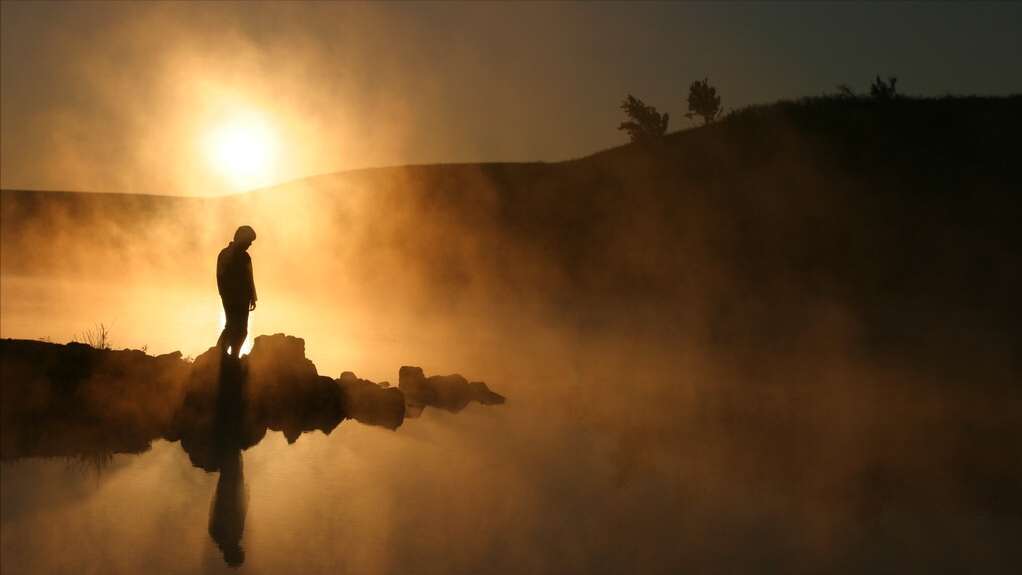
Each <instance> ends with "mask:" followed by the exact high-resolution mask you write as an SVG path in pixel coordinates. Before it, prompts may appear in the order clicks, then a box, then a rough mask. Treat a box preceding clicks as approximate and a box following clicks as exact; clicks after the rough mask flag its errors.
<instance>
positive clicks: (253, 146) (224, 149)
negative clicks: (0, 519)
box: [205, 111, 279, 191]
mask: <svg viewBox="0 0 1022 575" xmlns="http://www.w3.org/2000/svg"><path fill="white" fill-rule="evenodd" d="M278 148H279V146H278V143H277V135H276V133H275V131H274V129H273V127H272V126H271V124H270V123H269V122H268V121H267V120H266V119H265V118H264V117H263V116H262V115H260V114H258V113H256V112H251V111H247V112H239V113H236V114H235V115H233V116H229V117H227V118H224V119H222V120H221V123H220V124H218V125H217V126H215V127H214V128H212V129H211V130H210V131H209V133H208V135H207V137H206V141H205V155H206V158H207V160H208V161H209V163H210V165H211V167H212V168H213V169H214V170H215V171H216V172H217V173H218V174H219V175H220V176H221V177H223V178H224V179H225V180H226V181H227V183H228V184H230V185H231V186H232V187H233V188H234V189H236V190H239V191H240V190H247V189H251V188H255V187H260V186H266V185H269V184H271V183H273V179H274V175H275V170H276V155H277V152H278Z"/></svg>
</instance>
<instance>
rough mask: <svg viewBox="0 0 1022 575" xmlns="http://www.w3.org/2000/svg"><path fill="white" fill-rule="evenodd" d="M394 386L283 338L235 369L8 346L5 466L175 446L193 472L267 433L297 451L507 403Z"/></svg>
mask: <svg viewBox="0 0 1022 575" xmlns="http://www.w3.org/2000/svg"><path fill="white" fill-rule="evenodd" d="M398 377H399V380H398V385H397V387H391V386H390V385H389V384H388V383H386V382H383V383H374V382H372V381H369V380H365V379H360V378H358V377H356V376H355V374H353V373H351V372H345V373H343V374H341V376H340V377H339V378H337V379H332V378H330V377H327V376H322V375H319V373H318V372H317V371H316V366H315V365H314V364H313V363H312V361H310V360H309V359H308V358H306V357H305V341H304V340H302V339H301V338H297V337H292V336H287V335H284V334H277V335H272V336H267V335H264V336H259V337H257V338H256V339H255V343H254V345H253V347H252V352H251V353H250V354H249V355H247V356H245V357H243V358H242V359H241V361H239V362H233V361H231V360H229V359H227V360H223V361H222V360H221V356H220V353H219V350H217V349H216V348H211V349H210V350H208V351H206V352H205V353H203V354H202V355H200V356H199V357H197V358H195V360H194V362H189V361H186V360H184V359H183V358H182V356H181V353H180V352H175V353H172V354H165V355H160V356H155V357H154V356H150V355H147V354H145V353H144V352H142V351H139V350H127V349H125V350H119V351H116V350H106V349H95V348H92V347H90V346H88V345H85V344H80V343H69V344H66V345H60V344H54V343H47V342H41V341H27V340H12V339H4V340H2V341H0V400H2V401H0V406H2V407H0V459H2V460H11V459H16V458H20V457H32V456H76V455H89V454H100V453H140V452H143V451H146V450H148V449H149V447H150V445H151V443H152V441H153V440H155V439H161V438H162V439H166V440H168V441H180V442H181V445H182V447H183V448H184V449H185V451H187V452H188V454H189V457H190V458H191V460H192V462H193V463H194V464H195V465H196V466H198V467H202V468H205V469H207V470H208V471H212V470H214V469H216V468H217V467H218V465H217V463H216V461H217V458H215V457H214V456H213V450H214V448H215V446H217V445H223V444H224V443H225V442H226V443H228V444H230V445H231V446H232V447H235V448H239V449H247V448H248V447H251V446H253V445H255V444H256V443H258V442H259V441H260V440H261V439H262V438H263V437H264V436H265V435H266V432H267V431H281V432H283V433H284V435H285V436H286V437H287V440H288V441H289V442H294V441H295V440H297V439H298V437H299V436H300V435H301V434H302V433H305V432H310V431H314V430H319V431H322V432H323V433H330V432H331V431H332V430H333V429H334V428H335V427H337V425H338V424H340V423H341V422H342V421H344V420H345V419H353V420H355V421H358V422H359V423H363V424H367V425H376V426H381V427H385V428H388V429H397V428H398V427H399V426H400V425H401V424H402V422H403V421H404V419H405V418H406V417H418V415H420V414H421V413H422V410H423V408H425V407H434V408H440V409H445V410H448V411H451V412H457V411H460V410H461V409H463V408H465V407H466V406H467V405H468V404H469V403H472V402H477V403H481V404H484V405H495V404H502V403H504V397H503V396H501V395H499V394H497V393H494V392H492V391H490V390H489V388H488V387H487V386H486V384H485V383H482V382H471V383H470V382H468V381H467V380H466V379H465V378H464V377H462V376H460V375H457V374H454V375H447V376H431V377H426V376H425V375H424V374H423V372H422V369H420V368H417V367H407V366H406V367H402V368H401V369H400V372H399V376H398ZM225 434H226V436H229V437H225Z"/></svg>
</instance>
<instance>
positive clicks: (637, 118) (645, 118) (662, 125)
mask: <svg viewBox="0 0 1022 575" xmlns="http://www.w3.org/2000/svg"><path fill="white" fill-rule="evenodd" d="M621 109H622V110H624V111H625V113H626V114H628V117H629V118H631V120H630V121H628V122H622V123H621V125H620V126H618V127H617V129H618V130H626V131H627V132H628V135H629V136H631V137H632V141H633V142H641V141H645V140H652V139H655V138H659V137H660V136H663V135H664V133H666V132H667V122H668V120H670V117H671V115H670V114H668V113H666V112H664V114H663V115H662V116H661V115H660V113H659V112H657V111H656V108H654V107H653V106H647V105H646V104H644V103H642V100H639V99H638V98H635V97H634V96H632V95H631V94H629V95H628V99H627V100H624V101H622V102H621Z"/></svg>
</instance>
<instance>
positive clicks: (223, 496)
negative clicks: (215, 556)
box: [209, 450, 248, 567]
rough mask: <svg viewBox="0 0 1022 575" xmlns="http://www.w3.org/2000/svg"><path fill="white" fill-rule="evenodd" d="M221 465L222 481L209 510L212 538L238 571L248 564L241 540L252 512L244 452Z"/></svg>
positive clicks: (236, 453) (229, 563) (238, 453)
mask: <svg viewBox="0 0 1022 575" xmlns="http://www.w3.org/2000/svg"><path fill="white" fill-rule="evenodd" d="M220 464H221V465H220V479H219V480H218V481H217V482H216V493H215V494H214V495H213V504H212V506H211V507H210V510H209V535H210V537H212V538H213V541H215V542H216V544H217V546H218V547H220V551H222V552H223V554H224V561H226V562H227V564H228V565H230V566H231V567H237V566H239V565H241V564H242V563H244V562H245V550H244V549H242V547H241V537H242V534H243V533H244V531H245V513H246V511H247V508H248V489H247V488H246V486H245V476H244V472H243V471H242V465H243V464H242V461H241V450H237V451H235V452H234V453H232V454H230V455H226V456H224V457H223V458H222V459H221V462H220Z"/></svg>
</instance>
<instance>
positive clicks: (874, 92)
mask: <svg viewBox="0 0 1022 575" xmlns="http://www.w3.org/2000/svg"><path fill="white" fill-rule="evenodd" d="M897 82H898V77H897V76H890V77H888V78H887V81H886V82H884V81H883V80H881V79H880V75H879V74H878V75H877V79H876V81H875V82H873V85H872V86H870V87H869V95H870V96H873V98H874V99H876V100H893V99H895V98H897V97H898V94H897V92H896V91H895V89H894V85H895V84H896V83H897Z"/></svg>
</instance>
